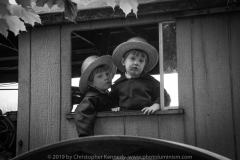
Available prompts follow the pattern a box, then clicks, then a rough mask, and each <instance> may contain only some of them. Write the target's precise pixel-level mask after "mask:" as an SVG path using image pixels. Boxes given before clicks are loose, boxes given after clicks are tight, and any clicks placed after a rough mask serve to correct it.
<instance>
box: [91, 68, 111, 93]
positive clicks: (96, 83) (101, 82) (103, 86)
mask: <svg viewBox="0 0 240 160" xmlns="http://www.w3.org/2000/svg"><path fill="white" fill-rule="evenodd" d="M111 85H112V79H111V74H110V71H103V72H99V73H96V74H95V75H94V76H93V82H90V86H92V87H96V88H97V89H99V90H101V91H103V92H105V91H106V90H107V89H109V88H110V87H111Z"/></svg>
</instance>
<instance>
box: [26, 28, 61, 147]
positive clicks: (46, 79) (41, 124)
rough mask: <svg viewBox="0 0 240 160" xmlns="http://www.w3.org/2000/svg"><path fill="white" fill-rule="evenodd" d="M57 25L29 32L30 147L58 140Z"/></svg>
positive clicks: (58, 76)
mask: <svg viewBox="0 0 240 160" xmlns="http://www.w3.org/2000/svg"><path fill="white" fill-rule="evenodd" d="M60 102H61V100H60V26H49V27H41V28H40V27H38V28H34V30H32V34H31V109H30V115H29V116H30V150H31V149H35V148H38V147H40V146H44V145H47V144H51V143H54V142H58V141H59V140H60V136H59V135H60V132H59V131H60V107H59V106H60Z"/></svg>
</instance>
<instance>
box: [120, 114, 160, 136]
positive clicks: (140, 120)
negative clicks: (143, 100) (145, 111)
mask: <svg viewBox="0 0 240 160" xmlns="http://www.w3.org/2000/svg"><path fill="white" fill-rule="evenodd" d="M124 125H125V133H124V134H125V135H133V136H145V137H152V138H158V116H156V115H149V116H127V117H125V120H124Z"/></svg>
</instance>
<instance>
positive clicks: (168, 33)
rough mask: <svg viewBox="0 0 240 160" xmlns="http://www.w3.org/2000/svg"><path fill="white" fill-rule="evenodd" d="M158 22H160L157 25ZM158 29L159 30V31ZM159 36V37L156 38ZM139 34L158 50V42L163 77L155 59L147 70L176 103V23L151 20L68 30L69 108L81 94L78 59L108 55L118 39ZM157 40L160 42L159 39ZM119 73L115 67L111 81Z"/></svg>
mask: <svg viewBox="0 0 240 160" xmlns="http://www.w3.org/2000/svg"><path fill="white" fill-rule="evenodd" d="M160 24H161V25H160ZM160 33H161V34H160ZM160 35H161V36H162V40H161V39H160ZM136 36H139V37H142V38H144V39H146V40H147V41H148V43H150V44H151V45H152V46H154V47H155V48H156V49H157V50H158V52H159V53H160V50H159V45H162V49H163V50H162V53H163V55H162V56H163V62H162V64H161V65H163V73H164V74H163V79H162V80H161V78H160V70H159V68H160V67H159V62H158V64H157V65H156V66H155V67H154V68H153V69H152V70H151V71H150V72H149V74H151V75H152V76H153V77H155V79H157V80H158V81H162V82H163V86H164V88H165V89H166V90H167V92H168V93H169V94H170V97H171V104H170V107H164V108H170V109H173V108H174V107H173V106H178V75H177V59H176V57H177V56H176V24H175V23H174V22H164V23H159V24H158V23H153V24H144V25H133V26H122V27H113V28H107V29H106V28H105V29H96V30H75V31H73V32H72V33H71V41H72V42H71V44H72V108H71V111H72V112H74V111H75V108H76V106H77V105H78V104H79V103H80V102H81V99H82V98H83V95H81V93H80V92H79V90H78V83H79V77H80V76H81V65H82V62H83V61H84V60H85V59H86V58H87V57H89V56H91V55H99V56H101V55H107V54H108V55H112V52H113V50H114V49H115V48H116V47H117V46H118V45H119V44H121V43H122V42H126V41H127V40H129V39H130V38H132V37H136ZM160 42H161V43H160ZM119 77H120V72H119V71H118V72H117V74H116V75H115V77H114V79H113V82H114V81H115V80H116V79H118V78H119Z"/></svg>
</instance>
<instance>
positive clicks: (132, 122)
mask: <svg viewBox="0 0 240 160" xmlns="http://www.w3.org/2000/svg"><path fill="white" fill-rule="evenodd" d="M173 20H175V18H174V15H167V14H164V15H149V16H142V17H138V19H136V18H135V17H130V18H127V19H124V20H123V19H121V20H120V19H113V20H104V21H93V22H91V21H89V22H85V23H78V24H66V25H62V26H60V25H57V26H44V27H36V28H34V29H31V30H29V32H27V33H22V34H21V35H20V38H19V108H18V130H17V154H22V153H24V152H27V151H29V150H32V149H35V148H38V147H41V146H44V145H48V144H51V143H54V142H58V141H61V140H66V139H71V138H74V137H77V133H76V130H75V125H74V123H73V119H71V118H70V119H66V115H67V114H69V113H70V109H71V87H70V86H71V38H70V33H71V31H73V30H76V29H78V30H89V29H97V28H108V27H118V26H124V25H133V24H146V23H157V22H161V21H173ZM176 22H177V54H178V73H179V93H180V94H179V104H180V108H183V109H184V114H176V113H173V114H162V112H160V113H159V114H157V115H152V116H142V115H128V116H126V115H125V116H124V115H122V116H115V117H111V116H105V117H104V116H99V117H98V119H97V121H96V125H95V132H96V134H125V135H140V136H149V137H155V138H162V139H167V140H173V141H178V142H184V143H187V144H191V145H194V146H198V147H201V148H204V149H207V150H210V151H213V152H216V153H219V154H221V155H224V156H227V157H229V158H232V159H239V157H240V153H239V152H240V151H239V150H240V128H239V126H240V116H239V114H240V107H239V106H240V100H239V95H240V74H239V71H240V68H239V65H238V62H239V61H240V54H239V52H240V45H239V40H240V30H239V27H240V14H239V13H238V14H236V13H234V14H230V13H223V14H215V15H214V14H212V15H205V16H192V17H185V18H177V19H176ZM170 113H171V112H170ZM113 127H114V129H113ZM21 141H22V143H21ZM237 153H238V154H237ZM237 156H238V157H237Z"/></svg>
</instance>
